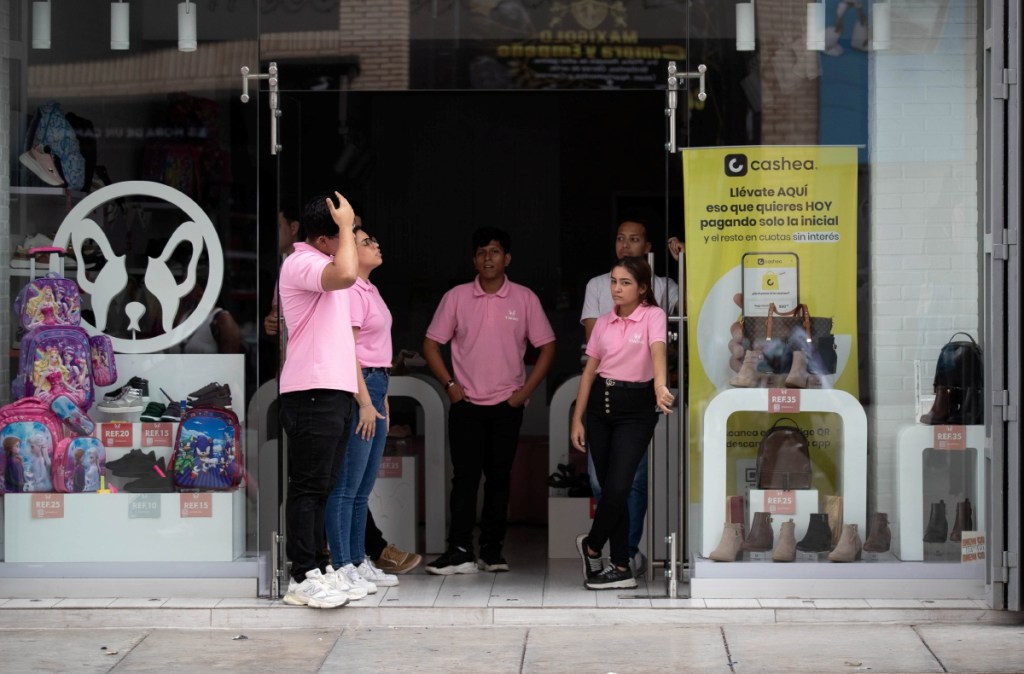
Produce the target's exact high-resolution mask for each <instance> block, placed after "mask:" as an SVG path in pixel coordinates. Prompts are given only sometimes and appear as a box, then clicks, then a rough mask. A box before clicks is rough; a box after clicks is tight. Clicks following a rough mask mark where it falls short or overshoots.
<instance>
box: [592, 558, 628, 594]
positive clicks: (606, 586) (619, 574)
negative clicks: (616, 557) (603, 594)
mask: <svg viewBox="0 0 1024 674" xmlns="http://www.w3.org/2000/svg"><path fill="white" fill-rule="evenodd" d="M584 584H585V585H586V586H587V589H588V590H614V589H620V588H622V589H629V588H632V587H636V578H634V577H633V572H632V571H630V570H629V569H628V568H627V569H625V570H622V569H619V567H617V566H615V565H614V564H609V565H608V568H607V569H605V570H604V571H602V572H601V573H599V574H598V575H597V576H595V577H594V578H588V579H587V582H586V583H584Z"/></svg>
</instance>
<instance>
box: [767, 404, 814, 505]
mask: <svg viewBox="0 0 1024 674" xmlns="http://www.w3.org/2000/svg"><path fill="white" fill-rule="evenodd" d="M782 421H788V422H790V423H792V424H793V425H792V426H780V425H779V424H780V423H781V422H782ZM757 488H758V489H785V490H787V491H789V490H791V489H810V488H811V456H810V453H809V452H808V449H807V436H806V435H804V432H803V431H801V430H800V427H799V426H797V425H796V422H795V421H793V420H792V419H789V418H788V417H783V418H781V419H779V420H777V421H776V422H775V423H774V424H772V427H771V428H769V429H768V432H767V433H765V434H764V437H763V438H761V444H760V445H759V446H758V448H757Z"/></svg>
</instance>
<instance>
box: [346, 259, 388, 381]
mask: <svg viewBox="0 0 1024 674" xmlns="http://www.w3.org/2000/svg"><path fill="white" fill-rule="evenodd" d="M347 292H348V301H349V312H350V313H351V314H352V327H355V328H359V339H357V340H356V357H357V358H358V359H359V364H360V365H361V366H363V367H391V356H392V353H391V311H390V310H389V309H388V305H386V304H384V298H383V297H381V296H380V293H379V292H377V286H375V285H373V284H372V283H370V282H369V281H366V280H363V279H361V278H358V279H356V284H355V285H354V286H352V287H351V288H349V289H348V291H347Z"/></svg>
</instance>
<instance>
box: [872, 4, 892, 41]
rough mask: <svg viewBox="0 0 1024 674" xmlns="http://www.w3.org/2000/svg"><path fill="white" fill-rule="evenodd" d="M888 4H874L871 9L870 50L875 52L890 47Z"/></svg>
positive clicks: (890, 33)
mask: <svg viewBox="0 0 1024 674" xmlns="http://www.w3.org/2000/svg"><path fill="white" fill-rule="evenodd" d="M891 8H892V5H890V4H889V3H888V2H876V3H875V4H874V6H872V8H871V48H872V49H873V50H875V51H880V50H884V49H890V48H891V47H892V25H891V24H890V22H889V20H890V18H891V16H890V12H889V10H890V9H891Z"/></svg>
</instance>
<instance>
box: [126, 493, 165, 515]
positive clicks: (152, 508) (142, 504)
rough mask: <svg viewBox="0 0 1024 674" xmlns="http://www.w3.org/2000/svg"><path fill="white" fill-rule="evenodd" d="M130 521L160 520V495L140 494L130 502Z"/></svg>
mask: <svg viewBox="0 0 1024 674" xmlns="http://www.w3.org/2000/svg"><path fill="white" fill-rule="evenodd" d="M128 519H130V520H158V519H160V494H139V495H138V496H136V497H135V498H133V499H132V500H131V501H129V502H128Z"/></svg>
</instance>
